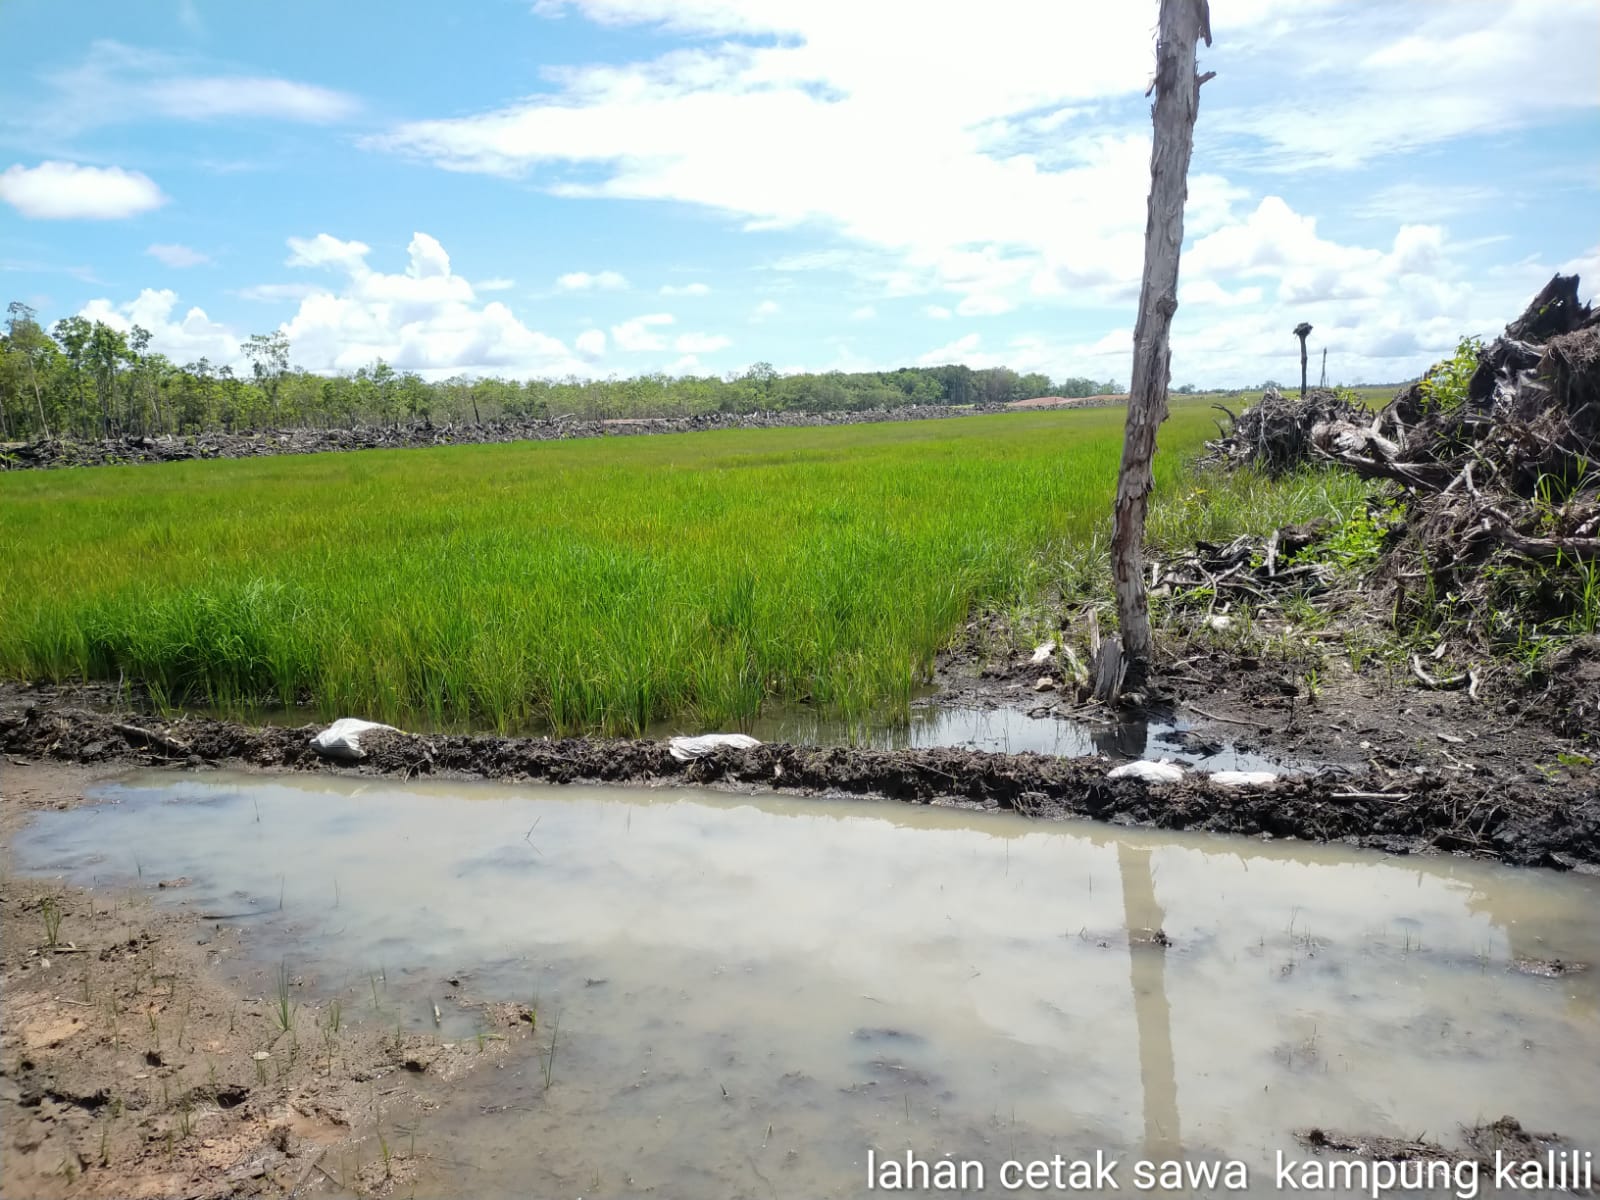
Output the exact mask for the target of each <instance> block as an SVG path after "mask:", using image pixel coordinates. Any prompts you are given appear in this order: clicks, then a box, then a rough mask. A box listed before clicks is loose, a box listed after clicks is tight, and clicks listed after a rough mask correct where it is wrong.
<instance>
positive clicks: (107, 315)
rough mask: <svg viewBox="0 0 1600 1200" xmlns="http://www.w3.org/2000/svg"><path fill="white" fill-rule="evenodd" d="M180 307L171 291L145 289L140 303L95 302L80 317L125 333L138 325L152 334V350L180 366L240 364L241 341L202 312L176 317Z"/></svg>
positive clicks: (191, 309)
mask: <svg viewBox="0 0 1600 1200" xmlns="http://www.w3.org/2000/svg"><path fill="white" fill-rule="evenodd" d="M177 306H178V293H177V292H174V291H172V290H171V289H170V288H162V289H161V290H159V291H157V290H155V289H153V288H145V289H144V290H143V291H142V292H140V293H139V296H138V299H136V300H131V301H129V302H128V303H126V304H113V303H112V302H111V301H110V300H106V299H97V300H91V301H89V303H88V304H86V305H84V306H83V309H82V311H81V313H80V315H81V316H83V317H86V318H87V319H89V320H91V321H100V322H103V323H104V324H106V325H109V326H111V328H113V329H117V330H120V331H121V332H123V333H129V332H131V331H132V329H133V327H134V326H135V325H138V326H139V327H141V328H143V329H146V330H148V331H149V333H150V346H151V349H153V350H157V351H159V352H160V353H162V354H165V355H166V356H167V357H168V358H170V359H172V360H173V361H174V362H177V363H187V362H198V361H199V360H200V359H202V358H206V359H210V360H211V362H212V363H213V364H214V365H217V366H223V365H229V364H235V363H237V362H238V361H239V357H240V356H239V344H240V340H239V337H238V336H237V335H236V334H235V333H234V332H233V331H232V330H230V329H228V328H227V327H226V326H225V325H221V324H219V323H217V322H216V321H213V320H212V319H211V318H210V317H208V316H207V315H206V313H205V310H204V309H202V308H190V309H188V310H187V311H186V312H185V313H184V314H183V315H182V316H181V317H175V316H174V310H176V308H177Z"/></svg>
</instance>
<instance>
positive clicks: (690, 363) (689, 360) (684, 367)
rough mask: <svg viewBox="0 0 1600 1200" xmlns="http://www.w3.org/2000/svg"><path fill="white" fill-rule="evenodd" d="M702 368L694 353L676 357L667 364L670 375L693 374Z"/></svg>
mask: <svg viewBox="0 0 1600 1200" xmlns="http://www.w3.org/2000/svg"><path fill="white" fill-rule="evenodd" d="M699 370H700V360H699V359H698V358H696V357H695V356H694V355H693V354H685V355H684V356H683V357H682V358H679V359H674V360H673V361H672V362H670V363H668V364H667V374H668V375H693V374H695V372H697V371H699Z"/></svg>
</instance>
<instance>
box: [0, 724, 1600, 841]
mask: <svg viewBox="0 0 1600 1200" xmlns="http://www.w3.org/2000/svg"><path fill="white" fill-rule="evenodd" d="M311 732H312V728H311V727H307V728H302V729H284V728H275V727H264V728H254V727H249V726H245V725H241V724H237V723H233V722H228V721H219V720H211V719H205V718H184V719H182V720H180V721H177V722H174V723H171V724H163V723H161V722H159V721H156V720H153V719H152V718H150V717H147V716H137V717H136V716H131V715H130V716H126V717H116V716H109V715H106V714H104V713H97V712H90V711H86V710H83V709H80V708H75V707H70V706H67V705H63V704H60V703H54V702H50V701H28V700H19V699H18V698H17V697H16V696H15V695H13V697H12V698H11V701H10V703H9V707H8V709H7V711H4V712H0V753H4V754H6V755H8V756H11V757H12V758H13V760H17V761H25V760H32V761H37V762H58V763H71V764H93V765H100V764H106V765H111V764H118V763H127V764H146V765H148V764H153V763H162V764H169V765H174V766H188V767H205V766H223V765H227V766H246V767H252V768H257V769H262V770H275V771H285V770H288V771H328V772H344V773H358V774H363V775H376V776H389V777H394V778H401V779H415V778H427V777H437V778H444V779H450V778H456V779H482V780H491V781H498V782H519V781H526V780H544V781H549V782H553V783H579V782H596V783H636V784H650V783H662V782H682V783H692V784H699V785H710V786H717V787H723V788H729V789H736V790H750V789H756V790H761V791H779V792H789V793H794V794H799V795H827V796H863V797H883V798H887V799H894V800H901V801H905V802H909V803H918V804H947V805H957V806H965V807H974V808H991V809H1011V810H1014V811H1016V812H1019V813H1022V814H1024V815H1027V816H1031V817H1037V818H1043V819H1065V818H1070V817H1090V818H1094V819H1096V820H1102V821H1109V822H1114V823H1118V824H1125V825H1141V826H1149V827H1152V828H1157V829H1188V830H1198V831H1205V832H1215V833H1234V834H1244V835H1250V836H1269V837H1275V838H1301V839H1305V840H1311V841H1327V842H1343V843H1346V844H1349V845H1356V846H1364V847H1370V848H1375V849H1380V850H1385V851H1388V852H1391V853H1419V852H1429V851H1434V852H1445V853H1462V854H1469V855H1473V856H1476V857H1481V858H1485V859H1491V860H1498V861H1501V862H1505V863H1508V864H1512V865H1518V866H1546V867H1555V868H1559V869H1583V870H1590V871H1593V870H1596V869H1600V785H1597V784H1596V782H1595V781H1594V780H1593V779H1592V778H1589V777H1585V778H1583V779H1575V780H1570V781H1562V782H1561V783H1559V784H1548V783H1542V784H1540V783H1533V782H1530V781H1527V780H1525V779H1523V778H1520V777H1518V778H1515V779H1509V780H1508V779H1504V778H1495V777H1493V776H1486V777H1478V776H1462V775H1460V774H1456V773H1452V772H1448V771H1445V770H1441V769H1437V768H1434V767H1430V766H1426V765H1418V766H1410V767H1405V768H1399V767H1391V768H1381V767H1368V768H1365V769H1360V768H1355V767H1352V766H1338V767H1329V768H1325V769H1324V770H1322V771H1320V772H1317V773H1314V774H1305V775H1300V776H1297V777H1291V778H1284V779H1280V780H1279V781H1278V782H1276V783H1274V784H1271V785H1268V786H1264V787H1257V788H1249V789H1237V788H1229V787H1222V786H1218V785H1216V784H1213V783H1211V782H1210V781H1209V779H1207V778H1204V777H1201V776H1198V775H1189V776H1186V777H1185V779H1184V780H1183V781H1181V782H1179V783H1175V784H1163V785H1147V784H1145V783H1143V782H1141V781H1137V780H1131V779H1123V780H1110V779H1107V778H1106V770H1107V766H1108V764H1107V763H1106V762H1105V761H1104V760H1098V759H1067V758H1054V757H1047V756H1041V755H1035V754H1015V755H1013V754H989V753H983V752H980V751H972V750H962V749H953V748H952V749H917V750H867V749H853V748H844V747H839V748H828V749H818V748H809V747H803V746H793V745H776V744H773V745H763V746H759V747H756V748H754V749H749V750H732V749H723V750H719V751H718V752H716V753H715V754H713V755H711V756H710V757H707V758H703V759H699V760H697V761H694V762H689V763H680V762H678V761H676V760H675V759H673V758H672V756H671V754H670V753H669V751H668V747H667V745H666V743H664V742H653V741H632V740H624V739H615V740H602V739H588V738H571V739H563V740H547V739H531V738H502V737H493V736H476V735H451V734H431V735H410V734H383V735H368V736H369V738H370V741H367V740H364V742H363V745H364V747H365V749H366V751H367V758H366V760H365V761H364V762H362V763H361V764H360V765H358V766H354V767H348V766H345V767H341V766H334V765H331V764H329V763H327V762H325V761H324V760H322V759H321V758H319V757H318V756H317V755H316V754H315V753H314V752H313V751H312V750H311V747H310V745H309V735H310V733H311Z"/></svg>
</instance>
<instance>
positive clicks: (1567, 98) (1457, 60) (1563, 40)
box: [1204, 0, 1600, 214]
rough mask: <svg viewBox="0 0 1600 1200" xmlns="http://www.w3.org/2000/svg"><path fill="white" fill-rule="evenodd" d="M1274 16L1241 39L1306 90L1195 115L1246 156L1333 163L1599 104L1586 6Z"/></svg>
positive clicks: (1552, 3)
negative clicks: (1262, 40)
mask: <svg viewBox="0 0 1600 1200" xmlns="http://www.w3.org/2000/svg"><path fill="white" fill-rule="evenodd" d="M1220 7H1221V6H1219V8H1220ZM1283 25H1284V26H1285V27H1284V28H1282V29H1276V28H1270V29H1269V33H1270V35H1271V36H1270V44H1267V45H1259V46H1255V47H1252V48H1253V49H1256V50H1258V51H1259V52H1260V53H1261V56H1262V57H1263V58H1266V57H1267V56H1269V55H1270V56H1271V58H1272V59H1273V60H1274V61H1275V66H1276V69H1277V70H1276V72H1275V77H1277V78H1286V79H1295V80H1298V81H1300V82H1301V83H1302V85H1303V86H1301V87H1299V88H1289V89H1284V88H1277V89H1274V92H1273V94H1272V96H1271V98H1270V100H1263V99H1262V98H1261V97H1259V96H1256V97H1254V99H1255V102H1254V103H1247V104H1244V103H1229V102H1227V101H1225V100H1224V102H1223V103H1220V104H1218V105H1217V106H1216V107H1214V108H1208V109H1207V111H1206V115H1205V117H1204V121H1205V125H1206V128H1207V129H1214V130H1217V131H1218V132H1220V133H1223V134H1237V135H1243V136H1244V137H1245V138H1246V139H1247V140H1248V142H1249V143H1251V148H1250V149H1249V150H1247V151H1246V152H1244V153H1243V154H1241V155H1240V156H1239V157H1240V159H1241V161H1245V162H1249V163H1251V164H1253V165H1256V166H1264V167H1267V168H1270V169H1275V170H1284V171H1296V172H1297V171H1300V170H1303V169H1305V167H1306V165H1307V164H1308V163H1315V164H1316V165H1317V167H1318V169H1320V170H1324V171H1328V170H1339V169H1341V168H1349V167H1356V166H1360V165H1363V164H1366V163H1371V162H1373V161H1376V160H1379V159H1383V158H1388V157H1392V156H1396V155H1401V154H1406V153H1408V152H1410V151H1413V150H1416V149H1418V148H1421V147H1425V146H1433V145H1438V144H1440V143H1442V142H1447V141H1450V140H1452V139H1455V138H1459V137H1463V136H1472V135H1482V134H1486V133H1499V132H1504V131H1509V130H1515V129H1520V128H1524V127H1526V126H1528V125H1530V124H1534V123H1537V122H1539V121H1542V120H1549V119H1559V118H1561V117H1567V116H1572V115H1575V114H1578V113H1581V112H1583V111H1585V110H1588V111H1590V112H1592V111H1593V110H1594V109H1595V108H1596V107H1597V106H1600V89H1597V88H1596V87H1595V56H1594V47H1595V46H1596V45H1597V44H1600V5H1595V4H1593V3H1578V4H1574V3H1571V2H1570V0H1501V2H1499V3H1494V4H1442V5H1426V4H1424V5H1415V4H1360V5H1357V4H1349V3H1346V4H1324V5H1322V6H1321V8H1320V11H1315V10H1308V11H1305V12H1297V13H1296V20H1294V21H1292V22H1284V23H1283ZM1224 44H1225V43H1224V42H1223V40H1222V37H1221V35H1220V34H1219V37H1218V46H1219V47H1221V46H1223V45H1224ZM1530 80H1537V81H1538V82H1537V86H1529V81H1530ZM1207 94H1208V96H1209V95H1210V93H1209V92H1208V93H1207ZM1422 211H1425V212H1429V213H1430V214H1432V213H1434V211H1435V210H1434V209H1432V208H1431V207H1429V208H1427V209H1424V210H1422Z"/></svg>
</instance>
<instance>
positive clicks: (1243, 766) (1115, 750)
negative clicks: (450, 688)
mask: <svg viewBox="0 0 1600 1200" xmlns="http://www.w3.org/2000/svg"><path fill="white" fill-rule="evenodd" d="M680 724H681V723H680ZM1189 728H1190V726H1189V725H1187V724H1186V723H1184V722H1180V721H1176V720H1172V721H1121V722H1116V723H1112V722H1099V723H1096V722H1090V721H1077V720H1071V719H1069V718H1066V717H1057V716H1038V717H1032V716H1029V715H1028V714H1027V712H1025V711H1022V710H1020V709H1015V708H947V707H944V706H941V705H936V704H913V705H912V706H911V714H910V719H909V721H906V722H902V723H898V724H897V723H894V722H890V721H869V722H867V723H865V724H852V723H850V722H847V721H843V720H838V719H834V718H828V717H824V716H820V715H819V714H817V713H816V712H815V711H814V710H812V709H808V708H804V707H799V706H795V707H790V708H780V709H776V710H775V711H773V712H771V713H767V714H763V715H762V716H760V717H757V718H756V719H755V720H753V721H751V722H748V725H747V727H746V728H744V730H743V731H744V732H746V733H749V734H751V735H752V736H754V737H757V738H760V739H761V740H762V741H764V742H789V743H793V744H795V745H802V746H863V747H870V748H872V749H876V750H911V749H919V750H920V749H931V748H934V747H941V746H950V747H959V748H961V749H963V750H985V751H988V752H990V753H994V754H1023V753H1028V752H1031V753H1034V754H1052V755H1056V756H1058V757H1061V758H1086V757H1090V756H1092V755H1096V754H1104V755H1107V756H1109V757H1112V758H1118V759H1121V758H1150V759H1158V758H1170V759H1172V760H1173V761H1175V762H1182V763H1190V764H1192V765H1194V766H1198V767H1202V768H1204V769H1206V770H1211V771H1258V770H1272V769H1274V768H1280V769H1281V768H1283V767H1289V768H1291V769H1292V768H1294V767H1295V766H1296V765H1300V766H1304V765H1305V764H1296V763H1293V762H1290V761H1288V760H1285V759H1282V758H1274V757H1268V756H1266V755H1261V754H1256V753H1252V752H1250V751H1246V750H1242V749H1240V748H1239V747H1237V746H1235V745H1233V744H1232V743H1227V742H1220V741H1219V742H1213V743H1206V742H1191V741H1189V740H1188V739H1186V738H1184V737H1183V736H1182V735H1183V734H1184V733H1185V732H1186V731H1187V730H1188V729H1189ZM647 732H648V735H649V736H650V737H654V738H666V737H671V736H673V735H674V734H678V733H684V732H692V733H711V732H716V731H715V730H706V729H699V728H693V729H683V728H679V727H678V725H676V724H673V723H671V722H662V723H661V724H659V725H656V726H653V727H652V728H651V729H650V730H649V731H647Z"/></svg>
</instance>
